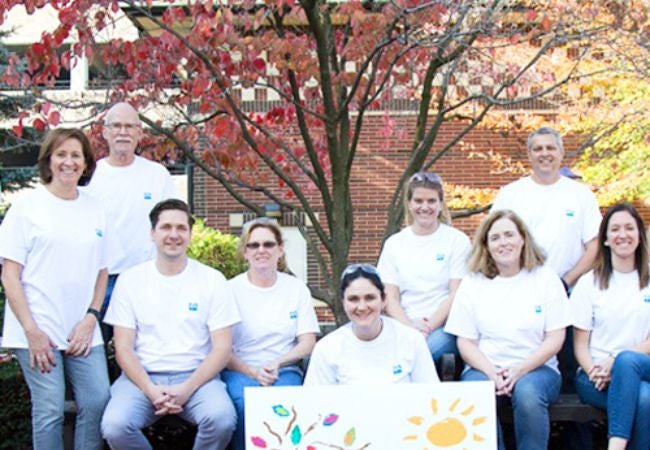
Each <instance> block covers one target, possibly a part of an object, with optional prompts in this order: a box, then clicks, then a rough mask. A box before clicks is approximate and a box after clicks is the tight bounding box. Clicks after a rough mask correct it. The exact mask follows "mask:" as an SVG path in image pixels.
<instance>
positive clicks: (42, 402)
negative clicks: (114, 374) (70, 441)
mask: <svg viewBox="0 0 650 450" xmlns="http://www.w3.org/2000/svg"><path fill="white" fill-rule="evenodd" d="M14 353H15V355H16V358H17V359H18V363H19V364H20V368H21V369H22V371H23V375H24V377H25V381H26V382H27V386H28V387H29V392H30V395H31V399H32V427H33V429H32V436H33V442H34V449H35V450H45V449H48V450H49V449H53V450H54V449H56V450H60V449H63V415H64V410H63V408H64V402H65V383H66V380H67V381H68V382H69V383H70V385H71V386H72V390H73V392H74V398H75V402H76V403H77V418H76V423H75V431H74V448H75V450H84V449H89V450H92V449H101V448H102V447H103V441H102V436H101V433H100V430H99V423H100V421H101V419H102V414H103V412H104V407H105V406H106V403H107V402H108V398H109V383H108V373H107V371H106V356H105V355H104V347H103V346H102V345H97V346H95V347H93V348H92V349H91V350H90V354H89V355H88V356H86V357H83V356H67V355H65V354H64V353H63V352H61V351H55V352H54V358H55V359H56V366H54V367H52V370H51V372H49V373H42V372H41V371H40V370H38V369H36V368H34V369H31V368H30V367H29V350H27V349H16V350H15V351H14Z"/></svg>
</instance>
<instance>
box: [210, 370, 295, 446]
mask: <svg viewBox="0 0 650 450" xmlns="http://www.w3.org/2000/svg"><path fill="white" fill-rule="evenodd" d="M221 378H222V379H223V381H224V382H225V383H226V387H227V389H228V395H230V398H231V399H232V402H233V404H234V405H235V410H236V411H237V428H235V433H234V434H233V435H232V441H231V442H230V448H231V449H232V450H244V449H245V448H246V442H245V440H246V431H245V429H244V417H245V416H244V388H246V387H249V386H253V387H257V386H260V384H259V383H258V382H257V380H254V379H252V378H251V377H249V376H247V375H244V374H243V373H241V372H237V371H234V370H224V371H223V372H222V373H221ZM301 385H302V371H301V370H300V369H299V368H298V367H297V366H287V367H282V368H281V369H280V372H279V373H278V379H277V380H276V382H275V383H273V386H301Z"/></svg>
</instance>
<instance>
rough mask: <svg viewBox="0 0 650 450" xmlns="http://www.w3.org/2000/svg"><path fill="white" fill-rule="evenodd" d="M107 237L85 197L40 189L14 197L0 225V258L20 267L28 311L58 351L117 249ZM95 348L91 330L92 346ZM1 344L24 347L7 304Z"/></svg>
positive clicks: (94, 205) (97, 340) (99, 213)
mask: <svg viewBox="0 0 650 450" xmlns="http://www.w3.org/2000/svg"><path fill="white" fill-rule="evenodd" d="M108 235H109V233H107V231H106V216H105V214H104V211H103V209H102V207H101V206H100V204H99V203H98V202H97V200H95V199H94V198H92V197H91V196H90V195H89V194H88V193H86V192H82V191H80V192H79V196H78V197H77V198H76V199H75V200H63V199H61V198H59V197H56V196H55V195H53V194H52V193H50V192H49V191H48V190H47V189H46V188H45V187H42V186H41V187H38V188H36V189H35V190H33V191H30V192H26V193H25V194H23V195H22V196H20V197H18V198H17V199H16V201H15V202H14V203H13V205H12V206H11V208H9V211H8V212H7V215H6V217H5V219H4V221H3V222H2V226H0V257H2V258H3V259H10V260H12V261H15V262H17V263H19V264H21V265H22V266H23V271H22V286H23V290H24V292H25V296H26V297H27V303H28V304H29V309H30V311H31V313H32V316H33V317H34V320H35V321H36V323H37V324H38V326H39V328H40V329H41V330H43V331H44V332H45V333H46V334H47V335H48V336H49V337H50V339H52V341H53V342H54V343H55V344H56V347H57V348H58V349H59V350H65V349H66V348H67V347H68V342H67V338H68V336H69V334H70V332H71V331H72V329H73V327H74V326H75V325H76V324H77V322H79V321H80V320H81V319H83V318H84V316H85V315H86V310H87V309H88V307H90V304H91V303H92V299H93V294H94V291H95V284H96V282H97V275H98V273H99V271H100V270H101V269H103V268H105V267H107V265H108V263H109V261H110V259H111V258H113V257H112V256H111V255H112V252H113V251H114V250H115V251H116V250H117V248H116V247H115V246H114V245H112V244H113V243H114V241H113V242H110V241H107V239H109V236H108ZM118 247H119V246H118ZM109 252H110V253H109ZM113 259H114V258H113ZM101 343H102V337H101V333H100V332H99V326H97V327H96V328H95V333H94V335H93V340H92V345H93V346H95V345H100V344H101ZM2 345H3V346H4V347H9V348H27V347H28V344H27V338H26V337H25V333H24V331H23V328H22V327H21V325H20V323H19V322H18V319H16V316H15V315H14V314H13V312H12V311H11V308H10V307H9V305H8V304H7V307H6V308H5V321H4V330H3V341H2Z"/></svg>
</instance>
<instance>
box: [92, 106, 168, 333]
mask: <svg viewBox="0 0 650 450" xmlns="http://www.w3.org/2000/svg"><path fill="white" fill-rule="evenodd" d="M142 133H143V132H142V124H141V123H140V118H139V117H138V112H137V111H136V110H135V108H133V106H131V105H130V104H128V103H124V102H122V103H116V104H115V105H113V106H112V107H111V108H110V109H109V110H108V112H107V113H106V116H105V117H104V130H103V133H102V134H103V136H104V139H106V142H107V143H108V156H107V157H106V158H102V159H100V160H99V161H97V168H96V169H95V173H94V174H93V177H92V179H91V180H90V183H89V184H88V188H87V189H88V191H89V192H91V193H92V194H93V195H94V196H95V197H97V198H98V199H99V200H100V201H101V202H102V204H103V205H104V208H105V210H106V215H107V217H108V218H109V219H110V222H111V227H112V229H113V230H115V233H116V235H117V238H118V240H119V242H120V244H121V246H122V249H123V251H124V255H123V257H122V258H121V259H120V260H118V261H116V262H114V263H113V264H112V265H111V266H109V268H108V273H109V281H108V286H107V288H106V298H105V300H104V304H103V306H102V311H101V315H102V317H104V314H105V312H106V308H107V307H108V302H109V299H110V296H111V292H112V290H113V286H114V285H115V280H116V279H117V276H118V275H119V274H120V273H121V272H122V271H124V270H126V269H128V268H130V267H133V266H135V265H137V264H140V263H141V262H144V261H147V260H149V259H152V258H153V257H154V256H155V254H156V247H155V245H154V243H153V242H152V241H151V237H150V236H149V212H150V211H151V208H153V206H154V205H155V204H156V203H158V202H159V201H161V200H165V199H167V198H172V197H173V198H178V193H177V191H176V188H175V186H174V182H173V180H172V177H171V175H170V174H169V172H168V171H167V169H166V168H165V167H164V166H162V165H161V164H159V163H157V162H154V161H149V160H148V159H146V158H142V157H140V156H138V155H136V154H135V150H136V148H137V146H138V143H139V142H140V138H141V137H142ZM103 332H104V341H108V340H109V339H110V337H111V334H112V333H110V331H109V330H107V329H103Z"/></svg>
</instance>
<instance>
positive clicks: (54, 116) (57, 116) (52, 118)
mask: <svg viewBox="0 0 650 450" xmlns="http://www.w3.org/2000/svg"><path fill="white" fill-rule="evenodd" d="M47 121H48V122H50V124H52V125H54V126H57V125H58V124H59V123H60V122H61V113H59V112H58V111H52V112H51V113H50V115H49V116H48V118H47Z"/></svg>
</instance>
